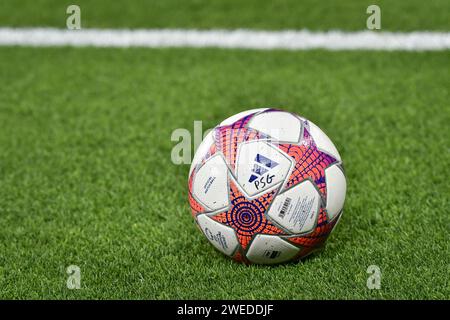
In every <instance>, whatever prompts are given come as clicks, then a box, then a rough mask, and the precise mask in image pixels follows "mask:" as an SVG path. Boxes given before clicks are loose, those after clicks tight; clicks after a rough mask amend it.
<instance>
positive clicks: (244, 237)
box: [189, 109, 346, 264]
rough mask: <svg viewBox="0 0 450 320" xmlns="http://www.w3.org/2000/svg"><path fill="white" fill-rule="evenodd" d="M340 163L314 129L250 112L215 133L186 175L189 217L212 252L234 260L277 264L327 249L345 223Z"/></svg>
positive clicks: (267, 112)
mask: <svg viewBox="0 0 450 320" xmlns="http://www.w3.org/2000/svg"><path fill="white" fill-rule="evenodd" d="M345 193H346V180H345V175H344V169H343V167H342V160H341V157H340V155H339V153H338V151H337V149H336V147H335V146H334V144H333V143H332V142H331V140H330V139H329V138H328V136H327V135H326V134H325V133H324V132H323V131H322V130H321V129H320V128H319V127H318V126H316V125H315V124H314V123H312V122H311V121H309V120H306V119H304V118H302V117H300V116H298V115H296V114H293V113H290V112H286V111H282V110H276V109H254V110H248V111H244V112H241V113H239V114H237V115H234V116H232V117H230V118H228V119H226V120H224V121H223V122H221V123H220V124H219V125H218V126H217V127H215V128H214V129H213V130H212V131H211V132H210V133H209V134H208V135H207V136H206V137H205V139H204V140H203V142H202V143H201V145H200V147H199V148H198V150H197V152H196V154H195V157H194V160H193V163H192V165H191V169H190V172H189V203H190V206H191V209H192V215H193V216H194V219H195V221H196V222H197V224H198V226H199V228H200V229H201V231H202V232H203V234H204V235H205V237H206V238H207V239H208V240H209V241H210V242H211V244H212V245H213V246H214V247H215V248H217V249H218V250H219V251H221V252H223V253H224V254H226V255H227V256H229V257H231V258H233V259H234V260H237V261H241V262H244V263H247V264H250V263H257V264H274V263H282V262H288V261H293V260H298V259H301V258H303V257H305V256H307V255H309V254H310V253H312V252H314V251H316V250H317V249H320V248H322V247H323V246H324V245H325V241H326V240H327V238H328V236H329V234H330V233H331V231H332V230H333V228H334V226H335V225H336V223H337V222H338V220H339V218H340V216H341V215H342V209H343V206H344V200H345Z"/></svg>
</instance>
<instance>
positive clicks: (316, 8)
mask: <svg viewBox="0 0 450 320" xmlns="http://www.w3.org/2000/svg"><path fill="white" fill-rule="evenodd" d="M70 4H78V5H79V6H80V8H81V19H82V26H83V27H84V28H91V27H98V28H119V27H121V28H202V29H208V28H253V29H270V30H272V29H302V28H307V29H313V30H328V29H344V30H362V29H366V20H367V17H368V14H367V13H366V9H367V7H368V6H369V5H371V4H377V5H379V6H380V8H381V19H382V28H383V30H393V31H397V30H403V31H411V30H449V29H450V21H449V18H448V13H449V12H450V2H449V1H448V0H427V1H424V0H406V1H399V0H396V1H391V0H377V1H373V0H329V1H326V2H323V3H318V2H317V0H302V1H299V0H246V1H242V0H214V1H211V0H163V1H148V0H115V1H110V0H95V1H94V0H77V1H72V0H70V1H69V0H64V1H61V0H33V1H31V0H14V1H11V0H10V1H6V0H5V1H2V2H0V24H1V25H6V26H53V27H58V28H65V27H66V19H67V16H68V15H67V14H66V8H67V7H68V5H70Z"/></svg>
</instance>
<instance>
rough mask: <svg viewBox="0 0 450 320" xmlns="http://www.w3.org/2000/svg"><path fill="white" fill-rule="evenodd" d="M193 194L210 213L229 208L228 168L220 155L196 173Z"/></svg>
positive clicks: (215, 156) (208, 161)
mask: <svg viewBox="0 0 450 320" xmlns="http://www.w3.org/2000/svg"><path fill="white" fill-rule="evenodd" d="M192 194H193V196H194V197H195V198H196V199H197V200H198V201H199V202H200V203H201V204H203V206H204V207H206V208H207V209H209V211H216V210H219V209H222V208H226V207H227V206H228V204H229V200H228V167H227V165H226V164H225V161H224V159H223V157H222V156H221V155H220V154H216V155H214V156H213V157H211V158H209V159H208V160H206V161H205V163H204V164H203V165H202V166H201V167H200V168H199V169H198V170H197V171H196V172H195V176H194V182H193V186H192Z"/></svg>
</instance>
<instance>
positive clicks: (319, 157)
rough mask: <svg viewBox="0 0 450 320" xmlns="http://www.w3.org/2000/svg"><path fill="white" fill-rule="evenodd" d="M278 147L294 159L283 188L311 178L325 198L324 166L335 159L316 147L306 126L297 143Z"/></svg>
mask: <svg viewBox="0 0 450 320" xmlns="http://www.w3.org/2000/svg"><path fill="white" fill-rule="evenodd" d="M278 147H279V148H280V149H281V150H282V151H284V152H285V153H286V154H288V155H289V156H290V157H291V158H292V160H293V161H294V168H293V170H292V173H291V175H290V177H289V178H288V179H287V180H286V183H285V185H284V187H283V190H285V189H288V188H290V187H292V186H294V185H296V184H298V183H301V182H302V181H304V180H306V179H311V180H312V181H313V182H314V184H315V185H316V186H317V187H318V189H319V191H320V193H321V195H322V196H323V197H324V198H325V196H326V183H325V168H327V167H328V166H330V165H331V164H333V163H335V162H336V159H335V158H333V157H332V156H330V155H329V154H327V153H324V152H322V151H320V150H319V149H317V147H316V144H315V143H314V140H313V139H312V137H311V135H310V134H309V132H308V130H307V129H306V128H305V130H303V138H302V141H301V143H300V144H299V145H295V144H280V145H279V146H278Z"/></svg>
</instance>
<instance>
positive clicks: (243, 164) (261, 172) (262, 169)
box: [235, 141, 292, 197]
mask: <svg viewBox="0 0 450 320" xmlns="http://www.w3.org/2000/svg"><path fill="white" fill-rule="evenodd" d="M291 167H292V161H291V159H290V158H289V157H288V156H287V155H285V154H283V152H281V150H279V149H278V148H277V147H275V146H274V145H271V144H269V143H268V142H266V141H250V142H245V143H241V144H240V145H239V149H238V155H237V165H236V170H235V174H236V176H237V182H238V183H239V185H240V187H241V188H242V189H243V190H244V192H245V193H246V194H247V195H248V196H249V197H255V196H257V195H259V194H261V193H264V192H267V191H268V190H271V189H273V188H274V187H276V186H277V185H278V184H280V183H281V182H283V181H284V180H285V179H286V177H287V176H288V175H289V172H290V171H291Z"/></svg>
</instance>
